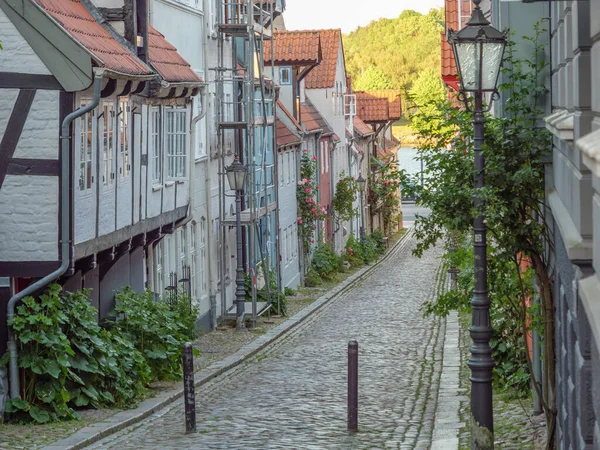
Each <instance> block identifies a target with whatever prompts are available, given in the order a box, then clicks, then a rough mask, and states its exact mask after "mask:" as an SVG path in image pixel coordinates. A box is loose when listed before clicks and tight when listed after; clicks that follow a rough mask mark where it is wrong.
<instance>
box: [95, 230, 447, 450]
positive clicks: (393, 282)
mask: <svg viewBox="0 0 600 450" xmlns="http://www.w3.org/2000/svg"><path fill="white" fill-rule="evenodd" d="M414 244H415V239H414V237H412V236H411V237H409V238H408V239H406V240H405V241H404V242H403V243H402V244H400V247H398V248H397V249H396V250H394V252H395V254H394V255H392V257H391V258H390V259H388V261H387V262H385V263H384V264H382V265H381V266H380V267H379V268H378V269H377V270H375V271H374V272H373V273H372V274H371V275H370V276H369V277H368V278H366V279H364V280H363V281H362V282H361V283H360V284H359V285H358V286H357V287H355V288H354V289H352V290H351V291H349V292H347V293H345V294H343V295H342V296H340V297H339V298H337V299H335V300H333V301H332V302H331V303H329V304H328V305H327V306H326V307H325V308H324V309H323V310H322V311H320V312H319V313H317V314H316V315H315V316H313V317H312V318H311V319H309V321H308V322H306V323H304V324H303V325H301V326H300V327H299V328H298V329H296V330H295V331H294V332H292V333H291V334H289V335H287V336H286V337H285V338H284V339H283V340H281V341H279V342H278V343H277V344H275V345H274V346H272V347H270V348H268V349H267V350H265V351H263V352H261V353H259V354H258V355H257V356H255V357H254V358H252V359H250V360H249V361H248V362H246V363H244V364H242V365H240V366H239V367H238V368H236V369H234V370H233V371H231V372H229V373H227V374H225V375H224V376H221V377H219V378H218V379H216V380H215V381H213V382H211V383H209V384H207V385H205V386H203V387H202V388H201V389H200V390H198V391H197V392H196V399H197V419H198V433H197V434H192V435H187V436H186V435H185V434H184V430H185V426H184V417H183V403H182V402H181V401H179V402H177V403H175V404H173V405H172V406H171V407H170V408H167V409H165V410H163V411H160V412H159V413H157V414H155V415H154V416H152V417H151V418H150V419H148V420H146V421H144V422H142V423H140V424H138V425H135V426H133V427H130V428H127V429H125V430H123V431H121V432H120V433H118V434H115V435H113V436H110V437H108V438H106V439H104V440H103V441H100V442H98V443H96V444H94V445H93V446H92V447H91V448H102V449H120V450H124V449H284V448H285V449H291V448H294V449H350V448H378V449H379V448H382V449H383V448H401V449H404V448H406V449H427V448H430V446H431V438H432V432H433V425H434V418H435V411H436V403H437V393H438V387H439V379H440V371H441V363H442V349H443V336H444V327H445V325H444V322H443V321H440V320H439V319H436V318H434V317H429V318H423V317H422V314H421V312H420V306H421V304H422V303H423V302H424V301H425V300H427V299H428V298H430V297H431V296H432V295H434V293H435V291H436V289H437V288H438V285H439V284H440V283H441V282H440V281H439V278H440V261H439V259H438V258H439V256H440V253H441V252H440V251H439V250H434V251H430V252H429V253H427V254H426V255H425V256H424V257H423V258H422V259H417V258H415V257H414V256H412V254H411V250H412V248H413V247H414ZM350 339H357V340H358V342H359V346H360V351H359V358H360V359H359V432H358V433H356V434H352V433H348V432H347V431H346V389H347V386H346V370H347V342H348V340H350Z"/></svg>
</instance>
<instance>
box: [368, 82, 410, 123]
mask: <svg viewBox="0 0 600 450" xmlns="http://www.w3.org/2000/svg"><path fill="white" fill-rule="evenodd" d="M365 94H369V95H370V96H371V97H377V98H385V99H386V100H387V101H388V103H389V120H400V118H401V117H402V99H401V95H402V93H401V92H400V89H380V90H373V91H365Z"/></svg>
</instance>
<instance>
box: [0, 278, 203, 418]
mask: <svg viewBox="0 0 600 450" xmlns="http://www.w3.org/2000/svg"><path fill="white" fill-rule="evenodd" d="M197 315H198V311H197V309H196V308H195V307H193V306H192V305H191V302H190V299H189V297H187V296H185V295H179V296H177V299H176V300H175V301H171V302H169V303H166V302H163V301H160V300H158V301H157V300H155V299H154V296H153V294H152V293H151V292H150V291H146V292H144V293H141V294H139V293H136V292H134V291H133V290H131V289H130V288H126V289H124V290H123V291H121V292H119V293H118V294H117V307H116V309H115V311H114V313H113V320H114V321H107V322H105V323H103V324H102V325H99V324H98V323H97V311H96V309H95V308H94V307H93V306H92V305H91V302H90V291H89V290H81V291H78V292H74V293H70V292H66V291H63V290H62V288H61V286H60V285H58V284H52V285H50V286H49V287H48V289H47V290H46V292H45V293H44V294H43V295H41V296H40V297H39V298H38V299H36V298H33V297H26V298H25V299H24V300H23V302H22V304H21V305H19V307H18V308H17V314H16V316H15V317H14V319H12V320H11V321H10V323H9V326H10V327H11V329H12V331H13V332H14V333H15V336H16V339H17V343H18V346H19V367H20V369H21V398H15V399H11V400H9V401H8V402H7V404H6V412H9V413H11V414H12V418H13V419H14V420H34V421H36V422H38V423H44V422H48V421H53V420H62V419H72V418H77V417H78V415H77V412H76V410H77V409H78V408H82V407H93V408H102V407H113V406H117V407H129V406H131V404H132V403H133V402H135V401H136V399H138V398H139V397H140V396H141V394H143V393H144V391H145V390H146V388H147V386H148V385H149V383H150V382H152V381H154V380H166V379H169V380H172V379H178V378H180V376H181V352H182V347H183V344H184V343H185V342H186V341H188V340H191V339H194V338H195V337H196V330H195V329H194V322H195V320H196V317H197ZM0 362H1V363H2V364H4V365H6V363H7V362H8V354H6V355H4V356H3V357H2V359H1V360H0Z"/></svg>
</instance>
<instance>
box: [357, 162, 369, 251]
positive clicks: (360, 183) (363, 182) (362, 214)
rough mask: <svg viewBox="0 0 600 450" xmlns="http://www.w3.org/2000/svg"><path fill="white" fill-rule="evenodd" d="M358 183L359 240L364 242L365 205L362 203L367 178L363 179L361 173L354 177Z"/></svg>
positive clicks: (365, 238)
mask: <svg viewBox="0 0 600 450" xmlns="http://www.w3.org/2000/svg"><path fill="white" fill-rule="evenodd" d="M356 182H357V183H358V188H359V190H360V241H361V242H362V243H363V244H364V243H365V242H366V240H367V237H366V236H365V205H364V203H363V201H364V196H365V186H366V185H367V180H365V179H364V178H363V176H362V173H361V174H359V175H358V178H357V179H356Z"/></svg>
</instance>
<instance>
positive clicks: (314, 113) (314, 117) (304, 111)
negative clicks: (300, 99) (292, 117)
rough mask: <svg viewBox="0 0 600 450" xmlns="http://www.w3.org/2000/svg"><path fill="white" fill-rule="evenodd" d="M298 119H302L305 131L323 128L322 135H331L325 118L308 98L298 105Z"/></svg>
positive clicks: (331, 131) (331, 132)
mask: <svg viewBox="0 0 600 450" xmlns="http://www.w3.org/2000/svg"><path fill="white" fill-rule="evenodd" d="M300 120H301V121H302V125H304V128H306V131H309V132H311V131H317V130H323V135H322V136H323V137H327V136H332V135H333V130H332V129H331V127H330V126H329V124H328V123H327V121H326V120H325V118H324V117H323V116H322V115H321V114H320V113H319V111H318V110H317V108H315V107H314V105H313V104H312V103H311V102H310V100H309V99H308V98H307V99H306V102H305V103H302V104H301V105H300ZM338 139H339V138H338Z"/></svg>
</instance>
